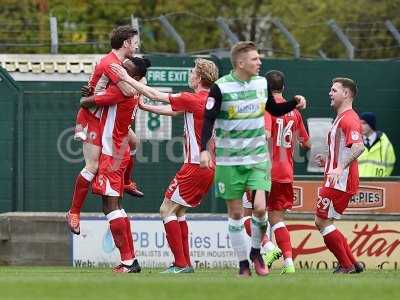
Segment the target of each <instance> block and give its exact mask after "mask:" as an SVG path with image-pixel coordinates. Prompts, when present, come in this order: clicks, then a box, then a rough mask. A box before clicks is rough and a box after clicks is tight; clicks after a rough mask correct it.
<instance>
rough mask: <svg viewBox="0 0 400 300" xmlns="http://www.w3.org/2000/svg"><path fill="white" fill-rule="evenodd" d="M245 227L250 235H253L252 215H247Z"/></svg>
mask: <svg viewBox="0 0 400 300" xmlns="http://www.w3.org/2000/svg"><path fill="white" fill-rule="evenodd" d="M243 225H244V229H245V230H246V233H247V235H248V236H251V217H247V218H245V219H244V224H243Z"/></svg>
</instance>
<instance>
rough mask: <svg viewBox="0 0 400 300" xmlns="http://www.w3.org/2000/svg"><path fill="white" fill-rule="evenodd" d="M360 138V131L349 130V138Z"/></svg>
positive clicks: (356, 139)
mask: <svg viewBox="0 0 400 300" xmlns="http://www.w3.org/2000/svg"><path fill="white" fill-rule="evenodd" d="M359 138H360V133H358V132H357V131H352V132H351V139H352V140H353V141H358V140H359Z"/></svg>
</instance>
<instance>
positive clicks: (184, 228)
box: [178, 220, 192, 266]
mask: <svg viewBox="0 0 400 300" xmlns="http://www.w3.org/2000/svg"><path fill="white" fill-rule="evenodd" d="M178 223H179V226H180V228H181V236H182V247H183V254H184V255H185V259H186V263H187V265H188V266H191V265H192V263H191V262H190V250H189V228H188V225H187V222H186V220H182V221H178Z"/></svg>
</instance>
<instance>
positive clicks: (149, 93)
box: [111, 64, 169, 103]
mask: <svg viewBox="0 0 400 300" xmlns="http://www.w3.org/2000/svg"><path fill="white" fill-rule="evenodd" d="M111 69H112V70H113V72H114V73H115V74H117V75H118V76H119V77H120V78H121V81H122V82H125V83H126V84H129V85H130V86H132V87H133V88H134V89H135V90H137V91H138V92H139V93H140V94H142V95H143V96H146V97H147V98H150V99H153V100H156V101H160V102H167V103H169V94H168V93H163V92H160V91H159V90H157V89H154V88H152V87H149V86H147V85H145V84H143V83H141V82H139V81H137V80H135V79H133V78H132V77H130V76H129V75H128V73H127V72H126V70H125V69H124V68H123V67H121V66H120V65H117V64H112V65H111Z"/></svg>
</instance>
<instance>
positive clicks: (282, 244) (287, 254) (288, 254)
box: [272, 222, 292, 258]
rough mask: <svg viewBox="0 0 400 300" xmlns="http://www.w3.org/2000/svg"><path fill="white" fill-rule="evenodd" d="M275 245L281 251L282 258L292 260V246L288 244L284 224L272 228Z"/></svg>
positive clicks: (287, 233)
mask: <svg viewBox="0 0 400 300" xmlns="http://www.w3.org/2000/svg"><path fill="white" fill-rule="evenodd" d="M272 231H273V232H274V235H275V240H276V243H277V244H278V247H279V248H280V249H281V251H282V254H283V257H284V258H292V245H291V243H290V235H289V231H288V230H287V228H286V226H285V223H283V222H278V223H276V224H275V225H274V226H272Z"/></svg>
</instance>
